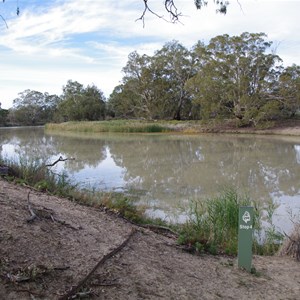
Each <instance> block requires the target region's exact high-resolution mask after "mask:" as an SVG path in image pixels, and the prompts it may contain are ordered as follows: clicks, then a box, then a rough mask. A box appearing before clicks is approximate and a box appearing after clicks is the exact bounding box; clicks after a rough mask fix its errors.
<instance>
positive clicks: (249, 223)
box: [238, 206, 253, 272]
mask: <svg viewBox="0 0 300 300" xmlns="http://www.w3.org/2000/svg"><path fill="white" fill-rule="evenodd" d="M252 236H253V207H251V206H241V207H240V209H239V234H238V266H239V267H240V268H243V269H245V270H247V271H248V272H251V268H252Z"/></svg>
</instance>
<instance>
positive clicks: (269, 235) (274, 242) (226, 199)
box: [178, 188, 281, 255]
mask: <svg viewBox="0 0 300 300" xmlns="http://www.w3.org/2000/svg"><path fill="white" fill-rule="evenodd" d="M245 205H253V206H254V246H253V249H254V252H255V253H259V254H274V253H275V251H276V250H277V249H278V246H279V244H280V241H281V239H280V237H281V235H280V234H279V233H278V231H277V230H276V229H275V228H274V225H273V223H272V216H273V212H274V207H273V206H272V205H271V204H269V205H268V206H267V207H266V208H262V207H259V206H258V205H257V203H251V201H250V200H249V198H248V197H240V196H239V195H238V193H237V192H236V191H235V190H234V189H232V188H228V189H225V190H224V191H223V192H222V193H221V194H220V195H218V196H216V197H214V198H211V199H206V200H203V201H199V200H198V201H192V202H191V204H190V210H189V216H190V217H189V220H188V221H187V222H186V223H185V224H184V225H182V226H181V229H180V234H179V238H178V243H179V244H184V245H189V247H192V248H193V249H194V250H195V251H196V252H200V253H201V252H209V253H211V254H214V255H215V254H218V253H225V254H228V255H236V254H237V250H238V249H237V246H238V216H239V207H240V206H245ZM263 211H266V212H267V213H268V218H267V222H268V224H269V225H270V227H269V228H267V230H266V232H265V235H266V238H265V240H263V241H262V240H261V239H259V240H258V239H256V238H257V237H259V236H260V235H261V234H262V226H261V214H262V212H263Z"/></svg>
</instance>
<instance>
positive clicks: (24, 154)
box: [0, 127, 106, 172]
mask: <svg viewBox="0 0 300 300" xmlns="http://www.w3.org/2000/svg"><path fill="white" fill-rule="evenodd" d="M1 133H2V132H1ZM3 133H4V134H3V135H2V134H1V137H0V141H1V144H11V145H14V148H15V152H16V154H17V155H18V156H19V157H21V158H22V159H26V160H28V161H31V160H40V161H43V162H45V161H48V162H49V160H51V158H52V157H54V156H58V155H62V156H64V157H66V158H71V157H74V158H76V160H74V161H73V160H72V161H67V162H65V166H67V167H68V168H69V169H70V170H71V171H74V172H75V171H79V170H81V169H83V168H84V167H86V166H89V167H95V166H97V165H98V164H99V162H100V161H102V160H103V159H105V155H106V152H105V147H104V144H105V143H104V142H103V141H101V140H95V139H83V138H75V137H66V136H61V135H52V134H44V130H43V128H36V127H22V128H16V129H9V130H5V131H4V130H3Z"/></svg>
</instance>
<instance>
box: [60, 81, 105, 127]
mask: <svg viewBox="0 0 300 300" xmlns="http://www.w3.org/2000/svg"><path fill="white" fill-rule="evenodd" d="M61 99H62V101H61V102H60V104H59V107H58V114H57V116H56V119H57V120H59V121H82V120H88V121H95V120H101V119H104V118H105V114H106V103H105V100H106V99H105V97H104V94H103V92H102V91H101V90H100V89H98V88H97V87H96V86H95V85H88V86H87V87H84V86H83V85H82V84H81V83H79V82H77V81H72V80H69V81H68V82H67V84H66V85H65V86H64V87H63V94H62V95H61Z"/></svg>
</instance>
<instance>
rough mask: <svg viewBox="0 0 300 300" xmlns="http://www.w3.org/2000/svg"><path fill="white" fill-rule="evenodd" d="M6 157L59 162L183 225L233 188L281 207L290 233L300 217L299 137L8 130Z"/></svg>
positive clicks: (2, 142) (81, 179)
mask: <svg viewBox="0 0 300 300" xmlns="http://www.w3.org/2000/svg"><path fill="white" fill-rule="evenodd" d="M0 154H1V156H2V157H7V158H10V159H15V160H18V159H19V158H20V157H21V158H22V159H25V160H31V159H41V160H45V159H46V160H47V161H48V162H53V161H55V160H56V159H57V158H58V157H59V156H62V157H64V158H74V160H67V161H66V162H60V163H58V164H57V165H55V167H54V168H53V170H54V171H55V172H62V171H64V172H66V173H67V174H68V176H69V178H70V179H71V181H72V182H74V183H77V184H78V185H79V187H81V188H87V189H91V190H92V189H94V190H106V191H122V192H126V193H131V194H135V195H138V199H139V200H137V203H138V205H144V206H146V207H147V213H148V214H149V215H150V216H154V217H160V218H162V219H167V220H169V219H171V220H176V221H177V222H182V221H184V220H185V218H186V209H187V207H188V204H189V201H190V200H195V199H204V198H207V197H212V196H214V195H216V194H217V193H219V192H220V191H221V190H222V189H224V188H225V187H230V186H233V187H235V188H237V189H238V191H239V192H240V193H241V194H247V195H248V196H249V197H250V198H251V199H255V200H258V201H261V202H263V203H266V202H268V201H272V202H273V203H274V204H275V205H276V207H277V209H276V211H275V215H274V218H273V219H274V223H275V224H276V225H278V226H279V227H280V228H281V229H282V230H286V231H289V229H290V227H291V226H292V225H291V224H292V223H291V221H290V219H294V220H295V218H297V217H298V219H299V213H300V137H288V136H251V135H227V134H213V135H208V134H205V135H174V134H103V133H101V134H86V133H84V134H78V133H53V132H45V131H44V129H43V128H36V127H23V128H1V129H0Z"/></svg>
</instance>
